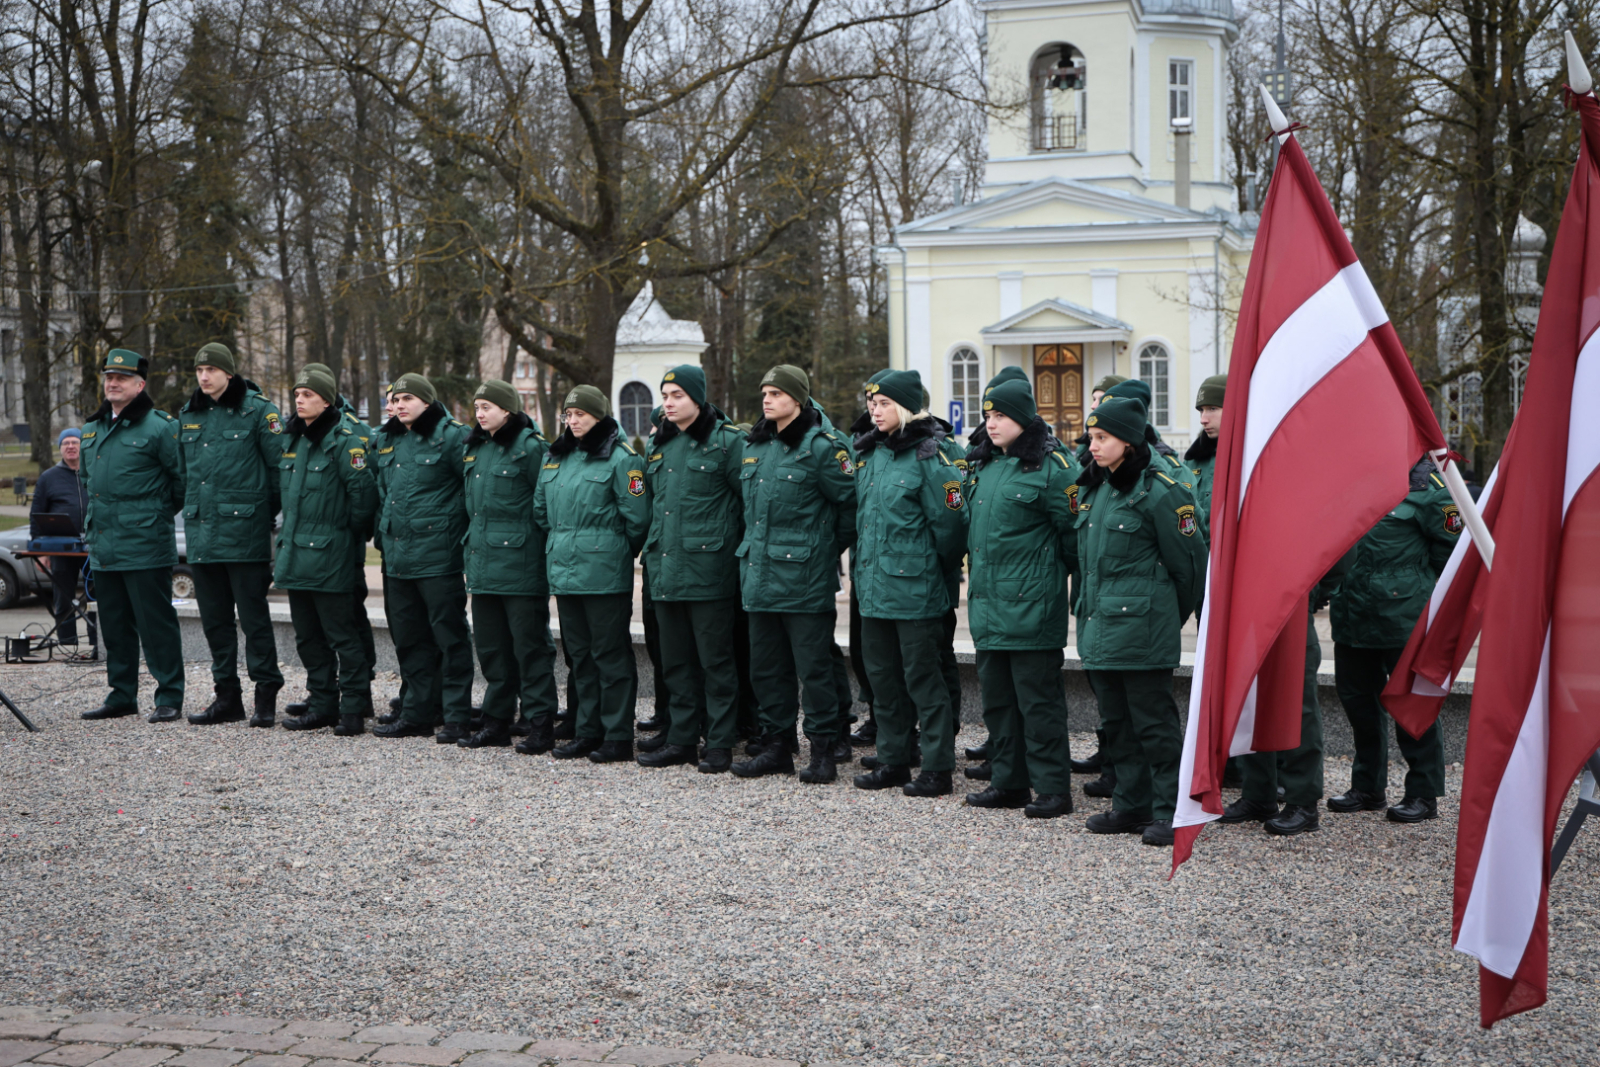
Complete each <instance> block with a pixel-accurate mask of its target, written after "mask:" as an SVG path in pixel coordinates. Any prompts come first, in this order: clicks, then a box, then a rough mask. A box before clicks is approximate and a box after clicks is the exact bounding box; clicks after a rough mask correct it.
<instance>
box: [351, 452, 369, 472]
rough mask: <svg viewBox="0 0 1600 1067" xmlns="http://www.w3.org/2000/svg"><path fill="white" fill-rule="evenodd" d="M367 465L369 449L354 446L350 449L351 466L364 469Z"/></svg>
mask: <svg viewBox="0 0 1600 1067" xmlns="http://www.w3.org/2000/svg"><path fill="white" fill-rule="evenodd" d="M366 465H367V450H366V449H364V448H352V449H351V450H350V466H351V467H353V468H354V469H356V470H363V469H364V468H365V467H366Z"/></svg>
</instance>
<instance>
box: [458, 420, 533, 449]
mask: <svg viewBox="0 0 1600 1067" xmlns="http://www.w3.org/2000/svg"><path fill="white" fill-rule="evenodd" d="M532 426H533V420H532V419H530V418H528V416H527V415H526V414H525V413H524V412H521V411H513V412H512V413H511V415H510V417H509V418H507V419H506V421H505V425H503V426H501V427H500V428H499V429H498V430H496V431H495V432H494V434H493V435H491V434H490V433H489V431H487V430H485V429H484V428H483V427H482V426H474V427H473V428H472V432H471V433H470V434H468V435H467V447H468V448H469V449H471V448H477V447H478V446H479V445H481V444H483V443H484V442H485V441H488V440H493V441H494V443H495V444H497V445H499V446H500V447H501V448H510V447H511V446H512V445H513V444H514V443H515V442H516V440H517V435H518V434H519V433H521V432H522V431H523V430H526V429H529V428H530V427H532Z"/></svg>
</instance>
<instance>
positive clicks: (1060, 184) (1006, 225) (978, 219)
mask: <svg viewBox="0 0 1600 1067" xmlns="http://www.w3.org/2000/svg"><path fill="white" fill-rule="evenodd" d="M1207 218H1208V217H1207V216H1205V215H1202V214H1200V213H1199V212H1195V211H1190V210H1188V209H1187V208H1179V207H1173V206H1172V205H1171V204H1163V203H1161V202H1159V201H1156V200H1150V199H1148V198H1146V197H1142V196H1134V195H1132V194H1130V193H1123V192H1118V191H1116V190H1114V189H1103V188H1100V187H1098V186H1095V185H1091V184H1089V183H1087V182H1080V181H1073V180H1072V179H1069V178H1046V179H1044V180H1041V181H1037V182H1032V183H1030V184H1028V185H1024V186H1020V187H1018V188H1016V189H1008V190H1007V191H1005V192H1003V193H1000V194H999V195H997V196H991V197H987V198H985V199H983V200H979V201H977V202H976V203H972V204H963V205H962V206H960V207H956V208H951V209H950V210H948V211H942V212H940V213H939V214H937V215H930V216H928V217H927V218H924V219H917V220H916V221H914V222H910V223H907V224H906V225H904V226H900V227H897V228H896V230H895V232H896V233H898V234H903V235H908V236H909V235H929V236H931V235H935V234H939V233H949V232H952V231H969V232H970V231H975V230H978V231H1001V230H1015V229H1037V228H1057V227H1062V226H1084V225H1095V224H1107V223H1152V222H1153V223H1161V222H1188V223H1192V222H1197V221H1201V220H1206V219H1207Z"/></svg>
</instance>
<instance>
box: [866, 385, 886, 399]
mask: <svg viewBox="0 0 1600 1067" xmlns="http://www.w3.org/2000/svg"><path fill="white" fill-rule="evenodd" d="M882 388H883V386H881V385H879V384H878V383H877V382H868V383H867V390H866V391H867V395H868V396H871V395H872V394H873V393H876V392H877V391H878V390H880V389H882Z"/></svg>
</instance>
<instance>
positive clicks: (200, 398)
mask: <svg viewBox="0 0 1600 1067" xmlns="http://www.w3.org/2000/svg"><path fill="white" fill-rule="evenodd" d="M249 390H250V383H249V382H247V381H245V380H244V376H243V375H240V374H235V375H233V376H232V377H230V378H229V379H228V387H227V388H226V389H224V390H223V391H222V395H221V396H219V397H217V399H215V400H212V399H211V397H210V396H208V395H207V394H206V391H205V390H204V389H196V390H195V391H194V395H193V396H191V397H190V398H189V404H188V407H189V410H190V411H209V410H210V409H212V408H214V407H218V406H219V405H220V406H221V407H225V408H233V409H235V410H238V407H239V405H240V404H242V403H244V398H245V395H246V394H247V393H248V392H249Z"/></svg>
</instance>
